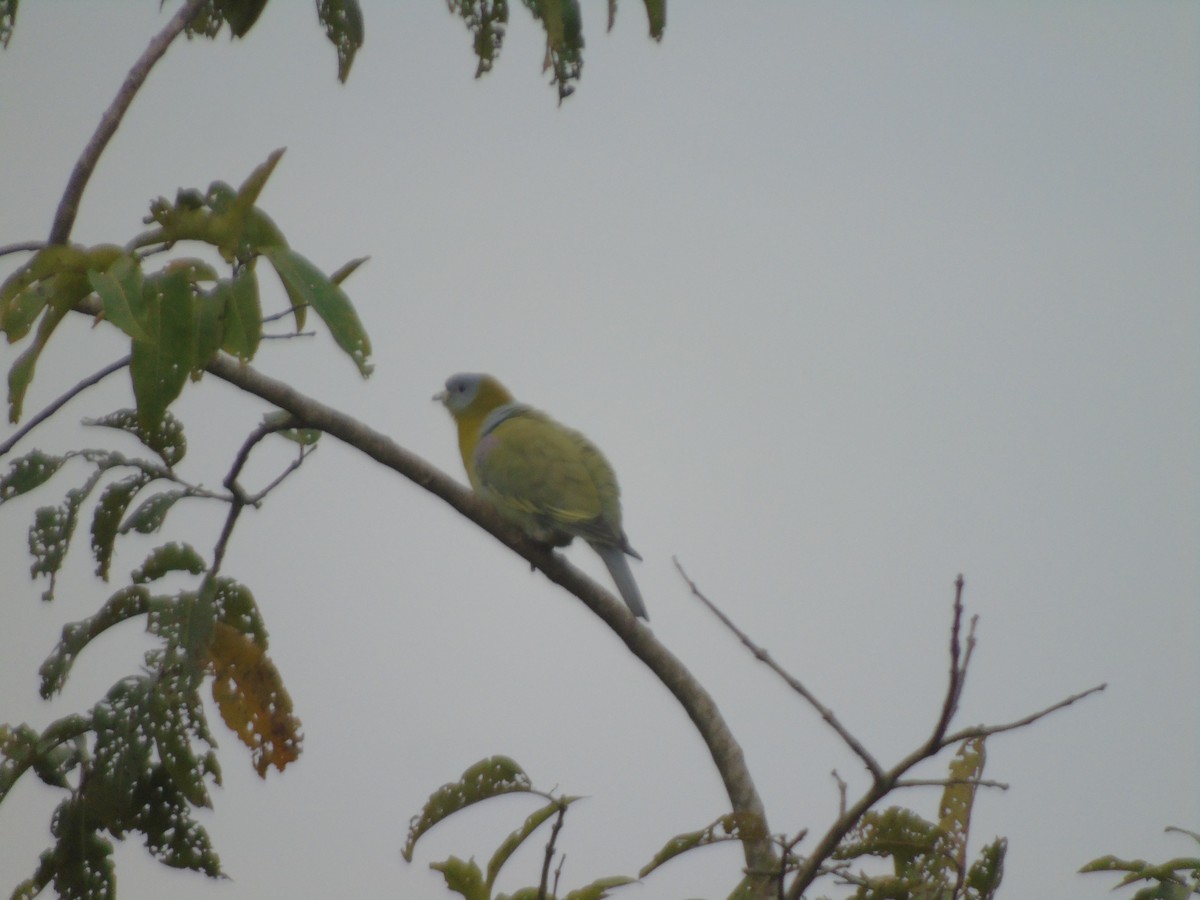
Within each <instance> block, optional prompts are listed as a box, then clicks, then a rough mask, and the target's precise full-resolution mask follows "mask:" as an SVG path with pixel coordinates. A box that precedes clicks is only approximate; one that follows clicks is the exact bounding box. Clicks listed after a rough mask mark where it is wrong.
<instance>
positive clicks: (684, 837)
mask: <svg viewBox="0 0 1200 900" xmlns="http://www.w3.org/2000/svg"><path fill="white" fill-rule="evenodd" d="M763 836H764V830H763V824H762V819H760V818H758V817H757V816H754V815H751V814H750V813H726V814H725V815H723V816H721V817H720V818H718V819H716V820H715V821H713V822H712V823H710V824H708V825H706V826H704V827H703V828H701V829H699V830H698V831H687V832H684V833H683V834H677V835H675V837H673V838H671V839H670V840H669V841H667V843H666V844H664V845H663V847H662V849H661V850H659V851H658V852H657V853H656V854H654V858H653V859H652V860H650V862H648V863H646V865H644V866H642V868H641V871H639V872H638V877H639V878H645V877H646V876H647V875H649V874H650V873H651V872H653V871H654V870H655V869H657V868H658V867H659V866H661V865H662V864H663V863H665V862H667V861H668V860H671V859H674V858H675V857H676V856H679V855H680V854H681V853H686V852H688V851H689V850H695V849H696V848H697V847H707V846H709V845H710V844H720V843H724V842H725V841H740V840H746V839H748V838H761V837H763Z"/></svg>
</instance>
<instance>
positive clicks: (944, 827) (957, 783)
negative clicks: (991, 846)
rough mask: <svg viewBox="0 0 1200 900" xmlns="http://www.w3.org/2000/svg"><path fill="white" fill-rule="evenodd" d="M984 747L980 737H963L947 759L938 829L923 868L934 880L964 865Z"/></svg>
mask: <svg viewBox="0 0 1200 900" xmlns="http://www.w3.org/2000/svg"><path fill="white" fill-rule="evenodd" d="M986 761H987V751H986V749H985V747H984V739H983V738H974V739H972V740H969V741H963V742H962V744H961V745H960V746H959V748H958V752H956V753H955V754H954V758H953V759H952V760H951V761H950V782H951V783H950V784H947V785H946V787H945V790H943V791H942V802H941V805H940V806H939V808H938V826H939V828H940V830H941V833H940V834H939V835H938V839H937V841H936V842H935V847H934V850H935V853H934V857H933V858H932V859H931V860H930V862H929V866H927V870H928V871H929V872H930V874H931V875H932V876H933V877H934V878H936V879H937V880H939V881H940V880H944V879H945V878H947V877H953V874H952V873H956V872H961V871H964V870H965V869H966V867H967V838H968V837H969V834H970V830H971V809H972V807H973V806H974V803H975V792H976V790H977V788H978V781H979V779H980V778H982V777H983V766H984V763H985V762H986Z"/></svg>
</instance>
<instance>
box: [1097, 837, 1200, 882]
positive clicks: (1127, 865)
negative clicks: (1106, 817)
mask: <svg viewBox="0 0 1200 900" xmlns="http://www.w3.org/2000/svg"><path fill="white" fill-rule="evenodd" d="M1167 831H1168V832H1175V833H1177V834H1183V835H1187V836H1188V837H1190V838H1191V839H1192V840H1194V841H1195V842H1196V843H1197V844H1200V834H1198V833H1196V832H1195V831H1187V830H1186V829H1183V828H1176V827H1174V826H1171V827H1168V828H1167ZM1079 871H1080V872H1124V873H1125V876H1124V877H1123V878H1122V879H1121V880H1120V881H1118V882H1117V884H1116V887H1127V886H1129V885H1132V884H1137V883H1138V882H1139V881H1145V882H1149V884H1148V885H1147V886H1146V887H1144V888H1141V889H1140V890H1139V891H1138V892H1137V893H1135V894H1134V895H1133V898H1132V900H1187V898H1188V897H1191V896H1194V895H1197V894H1200V856H1177V857H1174V858H1172V859H1168V860H1167V861H1166V862H1162V863H1150V862H1146V860H1144V859H1132V860H1130V859H1121V858H1120V857H1117V856H1111V855H1109V856H1101V857H1099V858H1098V859H1093V860H1092V861H1091V862H1090V863H1088V864H1087V865H1085V866H1084V867H1083V868H1082V869H1080V870H1079Z"/></svg>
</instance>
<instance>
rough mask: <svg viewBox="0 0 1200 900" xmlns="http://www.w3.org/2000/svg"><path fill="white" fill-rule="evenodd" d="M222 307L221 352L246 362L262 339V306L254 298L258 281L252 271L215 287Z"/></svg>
mask: <svg viewBox="0 0 1200 900" xmlns="http://www.w3.org/2000/svg"><path fill="white" fill-rule="evenodd" d="M216 292H218V293H220V294H221V296H222V298H223V301H224V306H225V315H224V321H223V323H222V329H223V335H222V338H221V349H222V350H224V351H225V352H226V353H229V354H231V355H233V356H236V357H237V358H238V359H240V360H243V361H246V362H248V361H250V360H251V359H253V358H254V354H255V353H256V352H258V345H259V342H260V341H261V340H262V326H263V318H262V305H261V304H260V302H259V299H258V278H257V277H256V276H255V274H254V271H253V269H252V268H247V269H246V270H243V271H242V272H240V273H239V274H238V275H237V277H236V278H234V279H233V280H232V281H223V282H221V283H220V284H218V285H217V288H216Z"/></svg>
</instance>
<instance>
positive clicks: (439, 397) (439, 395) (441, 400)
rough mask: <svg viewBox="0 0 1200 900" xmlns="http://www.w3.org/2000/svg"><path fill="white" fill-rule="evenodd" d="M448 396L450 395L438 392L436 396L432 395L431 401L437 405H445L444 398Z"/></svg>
mask: <svg viewBox="0 0 1200 900" xmlns="http://www.w3.org/2000/svg"><path fill="white" fill-rule="evenodd" d="M448 396H450V395H449V394H448V393H447V392H446V391H438V392H437V393H436V394H434V395H433V397H432V399H433V400H436V401H437V402H438V403H441V404H445V402H446V398H447V397H448Z"/></svg>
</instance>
